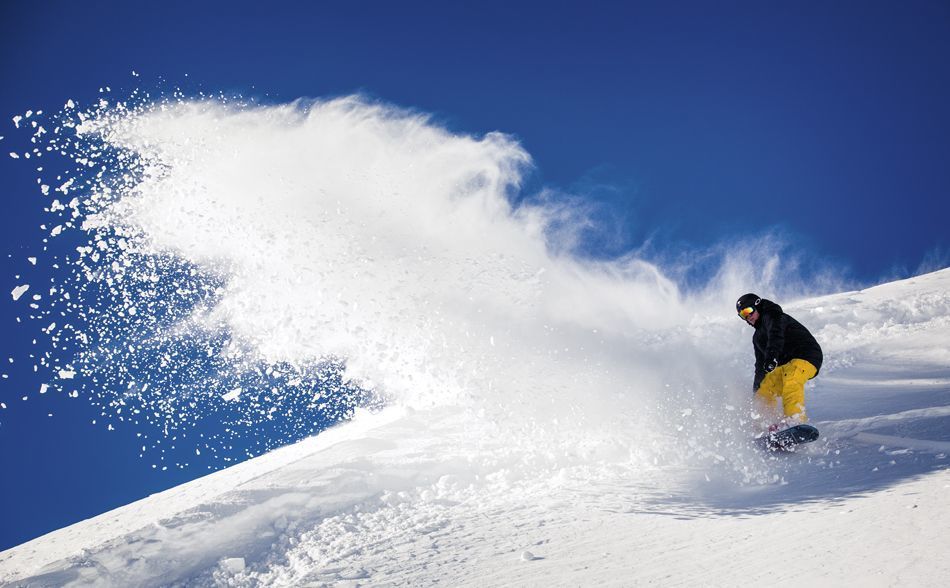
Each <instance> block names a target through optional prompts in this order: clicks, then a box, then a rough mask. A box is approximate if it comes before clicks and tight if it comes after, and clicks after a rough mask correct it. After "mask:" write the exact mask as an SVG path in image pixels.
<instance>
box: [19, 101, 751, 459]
mask: <svg viewBox="0 0 950 588" xmlns="http://www.w3.org/2000/svg"><path fill="white" fill-rule="evenodd" d="M53 118H54V120H53V124H55V129H54V130H52V129H51V132H50V133H49V134H47V135H45V136H41V137H42V140H43V141H45V142H46V144H47V146H48V147H47V150H48V151H55V152H59V153H60V154H61V155H64V156H66V158H67V159H69V160H71V161H72V162H75V164H77V165H76V170H75V171H72V172H71V173H69V174H64V175H61V176H59V177H58V178H57V180H56V182H53V181H49V180H46V179H43V180H41V184H42V189H43V193H44V195H47V196H48V197H49V198H50V200H51V205H50V208H49V210H50V212H51V213H52V214H53V215H54V217H55V218H56V224H55V228H54V229H52V230H51V232H50V236H51V237H56V238H58V239H64V240H65V239H72V240H74V241H75V247H74V248H73V250H72V251H73V252H72V253H71V254H70V255H69V256H68V260H67V262H66V263H65V266H66V267H67V268H68V270H66V271H68V272H69V274H70V275H69V277H68V279H62V280H60V283H59V285H58V286H56V287H54V288H53V290H52V291H51V297H52V300H51V301H50V302H49V306H48V308H47V310H46V311H45V312H38V313H37V314H38V315H39V317H40V318H42V319H43V320H46V319H47V318H49V317H50V316H54V315H62V316H61V318H60V320H59V321H57V324H53V325H50V326H49V327H48V328H47V329H45V330H46V332H47V333H48V334H49V335H50V337H51V339H52V340H53V346H54V348H55V349H56V350H57V351H56V352H55V353H53V354H52V356H51V357H50V358H49V360H48V361H44V363H45V364H46V367H48V368H50V369H51V370H52V371H54V372H55V373H60V374H69V378H70V381H65V380H59V381H58V382H57V383H56V384H55V386H56V387H57V388H58V389H59V390H61V391H63V392H65V393H71V394H78V392H74V391H72V387H73V381H72V377H73V374H78V376H77V379H78V380H82V381H83V382H84V385H83V393H84V394H85V395H86V396H88V397H90V399H91V400H92V401H93V402H94V403H96V404H98V405H100V406H101V407H102V414H103V418H104V419H107V420H109V421H110V422H116V421H121V422H131V423H134V424H140V423H142V422H147V423H149V424H150V425H152V426H153V427H157V428H159V429H161V430H162V431H163V433H164V435H165V436H166V437H169V436H175V435H177V434H178V433H180V432H181V431H184V430H187V428H188V427H189V426H192V425H194V424H195V423H199V422H200V421H201V420H202V419H204V418H206V417H207V416H208V415H210V414H219V415H221V414H223V415H226V419H225V420H226V422H228V423H229V425H230V426H229V427H228V429H227V431H228V432H227V436H224V437H221V438H218V439H204V440H203V443H204V445H203V447H206V448H208V449H209V450H211V451H222V452H223V451H224V450H223V447H224V446H225V445H226V444H227V443H228V440H229V438H234V437H240V436H250V435H264V436H265V440H264V441H262V442H261V443H260V445H261V447H260V448H261V449H268V448H270V447H272V446H275V445H279V444H282V443H286V442H288V441H293V440H296V439H299V438H301V437H302V436H306V435H308V434H312V433H313V432H316V430H317V429H315V428H314V423H315V422H323V423H332V422H336V421H339V420H344V419H347V418H349V417H351V416H352V414H353V412H354V410H357V409H359V408H361V407H367V408H370V409H374V408H379V407H382V406H386V405H389V406H392V405H395V406H399V407H403V408H405V409H407V410H428V409H438V408H441V407H458V408H459V409H461V410H463V411H466V412H467V413H468V414H469V416H470V418H468V419H467V421H466V422H467V425H466V426H468V427H471V437H472V438H473V439H480V438H485V437H494V438H504V439H507V440H508V441H509V444H510V445H511V446H512V447H519V446H520V447H522V448H527V449H528V450H531V451H542V452H549V453H553V454H560V453H563V454H571V455H578V456H582V457H583V456H589V455H592V454H596V455H599V456H602V457H604V456H606V457H607V458H609V459H611V460H614V461H621V462H626V461H629V462H631V463H636V464H641V463H651V464H655V463H658V462H659V461H660V460H669V459H672V458H673V457H672V456H674V455H681V456H682V454H683V452H686V454H690V452H692V453H691V454H692V455H693V457H695V454H696V453H697V452H699V453H702V454H703V455H705V456H706V457H708V458H709V459H721V458H719V457H718V456H717V454H716V453H715V445H716V444H718V441H717V442H716V443H712V444H709V443H700V444H694V446H693V449H689V446H687V445H686V444H683V443H680V442H670V440H671V438H672V437H675V436H677V435H685V434H686V433H683V431H687V432H688V431H690V430H692V434H693V435H694V437H696V436H697V435H701V434H708V435H711V436H712V437H714V438H715V437H721V436H722V435H721V433H722V430H723V429H725V430H727V431H731V430H732V427H733V426H741V425H742V424H743V422H744V421H743V419H744V417H745V412H744V409H743V407H742V406H741V404H740V403H739V402H735V403H733V404H734V405H735V406H732V405H730V404H729V403H728V402H726V403H723V398H726V399H729V398H730V397H733V396H736V397H741V398H745V397H746V396H747V390H746V387H747V382H745V379H746V378H745V376H744V375H743V376H742V377H741V379H737V377H736V376H734V375H732V374H734V373H735V372H736V371H737V370H735V369H733V368H735V367H740V366H739V364H738V363H737V359H736V350H735V349H734V343H735V341H736V335H737V332H739V329H740V328H741V327H740V325H737V324H735V323H736V322H737V321H732V322H729V323H726V322H722V323H717V321H718V320H720V319H718V318H712V317H716V316H719V315H721V314H723V312H722V309H720V308H718V307H715V308H712V307H711V306H710V305H714V304H720V303H722V297H721V296H719V295H718V294H719V293H718V292H712V291H706V292H704V294H703V296H702V297H701V300H702V302H700V301H699V300H700V298H696V299H694V300H692V301H689V300H685V299H684V296H682V295H681V293H680V292H679V289H678V288H677V285H676V284H675V283H674V282H673V281H671V280H670V279H668V278H666V277H665V276H664V273H663V272H662V271H661V270H660V269H659V268H658V267H656V266H655V265H652V264H650V263H648V262H646V261H643V260H641V259H638V258H636V257H633V256H630V257H627V258H623V259H619V260H613V261H591V260H584V259H580V258H577V257H574V256H572V255H571V253H570V250H571V249H570V246H569V245H567V246H565V245H563V244H565V243H567V244H569V243H570V242H572V240H574V239H575V238H576V235H572V234H570V233H571V228H570V227H571V226H572V223H571V222H570V221H571V215H572V214H573V213H572V212H571V210H569V209H565V206H564V205H563V203H562V204H560V205H559V204H555V203H552V202H551V199H549V198H544V197H530V195H529V196H528V197H524V195H521V194H520V190H521V189H522V187H521V186H522V183H523V179H524V176H525V173H526V172H527V171H529V170H530V169H531V166H532V162H531V158H530V156H529V155H528V154H527V153H526V152H525V151H524V149H523V148H522V147H521V146H520V145H519V144H518V143H517V142H516V141H514V140H513V139H512V138H511V137H509V136H506V135H504V134H501V133H489V134H487V135H485V136H482V137H474V136H467V135H463V134H458V133H453V132H450V131H448V130H446V129H444V128H442V127H440V126H439V125H438V124H435V123H434V122H432V121H431V119H430V118H429V117H427V116H425V115H424V114H420V113H417V112H413V111H408V110H404V109H400V108H397V107H393V106H390V105H387V104H382V103H377V102H372V101H369V100H366V99H364V98H362V97H358V96H353V97H344V98H338V99H333V100H326V101H298V102H295V103H292V104H283V105H253V104H246V103H237V102H235V101H229V100H225V99H223V98H215V99H200V100H198V99H185V98H183V97H180V96H179V97H176V99H174V100H162V101H157V102H156V101H149V100H139V104H138V105H136V106H130V105H129V104H127V103H122V102H120V103H118V104H110V103H108V102H107V101H105V100H103V101H102V102H101V103H100V104H99V105H98V106H96V107H95V108H92V109H88V110H85V111H80V110H78V109H77V108H76V107H75V106H74V105H72V103H70V104H68V105H67V107H66V108H65V109H64V110H63V111H62V112H61V113H59V114H58V115H56V117H53ZM40 128H42V127H40ZM44 133H45V130H44ZM34 138H36V137H34ZM519 195H520V196H521V197H518V196H519ZM515 203H518V204H515ZM578 214H580V213H578ZM69 229H72V230H69ZM724 271H725V270H724ZM726 273H727V274H728V272H726ZM727 278H728V281H729V284H728V285H729V286H734V284H735V283H736V282H741V281H742V280H741V279H737V277H736V276H735V275H732V274H728V275H727ZM732 295H733V293H732V292H729V293H728V295H727V297H726V301H727V304H728V301H729V297H731V296H732ZM726 311H728V307H727V308H726ZM724 314H726V315H727V316H728V314H729V313H728V312H726V313H724ZM710 324H711V325H712V327H710ZM700 327H702V329H703V331H702V332H701V333H700V332H699V331H697V329H698V328H700ZM745 337H747V333H744V332H742V338H743V343H745V342H746V341H745ZM741 367H742V369H745V367H746V366H744V365H743V366H741ZM717 374H718V375H717ZM743 374H744V372H743ZM704 403H705V404H709V408H710V411H709V413H708V414H706V415H705V416H704V417H703V419H704V421H703V422H702V423H698V424H697V422H696V420H697V416H698V415H696V414H695V409H696V407H697V406H702V405H703V404H704ZM722 406H725V407H726V408H721V407H722ZM737 407H738V408H737ZM710 423H714V424H713V425H710ZM265 425H266V426H265ZM262 426H264V428H263V429H262ZM696 427H698V428H696ZM710 427H712V428H710ZM262 430H266V433H262V432H261V431H262ZM703 431H705V433H703ZM473 442H475V441H473ZM700 446H702V447H703V449H699V447H700ZM559 452H560V453H559ZM677 459H679V458H677Z"/></svg>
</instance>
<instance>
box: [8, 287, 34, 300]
mask: <svg viewBox="0 0 950 588" xmlns="http://www.w3.org/2000/svg"><path fill="white" fill-rule="evenodd" d="M29 289H30V285H29V284H23V285H22V286H17V287H16V288H14V289H13V292H10V294H12V295H13V300H19V299H20V296H23V295H24V294H26V291H27V290H29Z"/></svg>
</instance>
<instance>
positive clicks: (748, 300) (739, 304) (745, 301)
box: [736, 292, 762, 312]
mask: <svg viewBox="0 0 950 588" xmlns="http://www.w3.org/2000/svg"><path fill="white" fill-rule="evenodd" d="M761 302H762V299H761V298H760V297H759V295H758V294H753V293H751V292H750V293H748V294H743V295H742V296H740V297H739V299H738V300H736V312H740V311H742V309H743V308H750V307H751V308H754V309H756V310H758V309H759V304H760V303H761Z"/></svg>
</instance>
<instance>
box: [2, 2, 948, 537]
mask: <svg viewBox="0 0 950 588" xmlns="http://www.w3.org/2000/svg"><path fill="white" fill-rule="evenodd" d="M0 47H2V48H0V80H2V84H0V115H2V116H5V117H6V119H5V120H7V121H8V122H7V123H4V126H2V127H0V135H6V136H7V138H6V139H5V140H3V141H0V147H3V149H0V153H3V154H4V156H3V157H2V158H0V181H2V189H3V192H4V195H5V199H4V203H5V209H6V214H4V215H3V220H2V222H3V228H4V230H3V231H2V234H0V240H2V245H3V249H2V251H3V253H4V255H3V257H2V265H0V268H2V270H3V276H5V281H6V283H7V286H8V289H7V291H9V290H11V289H12V288H13V286H14V285H16V284H17V283H18V282H17V279H15V276H17V275H26V274H29V275H30V280H31V281H32V282H33V283H39V282H41V281H42V280H43V279H44V278H46V276H45V275H44V271H46V270H44V269H43V268H40V267H38V268H32V267H30V266H28V265H27V263H26V261H25V259H26V257H27V256H28V255H30V254H31V252H33V251H35V249H36V246H37V243H38V242H39V241H40V239H41V238H42V237H41V233H40V231H39V230H38V228H37V227H38V225H39V224H41V223H42V222H43V214H42V200H41V198H39V196H38V190H37V188H36V185H35V174H34V173H33V170H32V166H31V165H30V164H28V163H25V162H24V161H22V160H19V161H14V160H11V159H10V158H8V157H6V155H5V154H6V153H8V152H9V151H11V150H13V147H9V144H10V143H11V141H12V140H13V138H12V135H13V134H14V129H13V126H12V123H10V122H9V121H10V119H11V118H12V117H13V116H14V115H17V114H22V113H24V112H25V111H26V110H28V109H32V110H45V111H56V110H58V109H59V108H60V107H62V105H63V103H64V102H65V101H66V100H67V99H73V100H76V101H77V102H79V103H90V102H92V101H94V100H96V99H97V98H98V95H99V89H100V88H102V87H104V86H109V87H111V88H112V91H113V94H115V95H122V93H123V92H128V91H131V90H132V89H133V88H135V87H141V88H150V89H155V88H164V89H166V90H167V89H169V88H172V87H175V86H178V87H181V88H183V89H184V90H185V91H186V92H189V93H196V92H198V91H206V92H217V91H224V92H229V93H232V92H233V93H240V94H243V95H245V96H248V97H252V98H257V99H261V100H265V101H275V102H277V101H289V100H293V99H295V98H299V97H322V96H336V95H341V94H349V93H352V92H363V93H366V94H367V95H370V96H373V97H376V98H379V99H382V100H385V101H388V102H392V103H395V104H397V105H401V106H405V107H411V108H416V109H419V110H420V111H424V112H429V113H432V114H433V115H434V116H435V118H436V119H437V120H438V121H440V122H442V123H443V124H444V125H446V126H448V127H449V128H450V129H452V130H456V131H459V132H465V133H472V134H476V135H478V134H483V133H486V132H490V131H495V130H499V131H503V132H506V133H509V134H512V135H514V136H515V137H517V138H518V139H519V140H520V141H521V142H522V144H523V145H524V147H525V148H526V149H527V151H528V152H529V153H531V155H532V156H533V157H534V159H535V165H536V169H535V172H534V174H533V176H532V178H531V185H530V186H529V187H528V188H529V191H530V190H536V189H539V188H540V187H542V186H548V187H554V188H557V189H560V190H564V191H570V192H573V193H577V194H580V195H582V196H584V197H585V198H587V199H588V200H590V201H593V202H597V203H598V204H600V205H602V208H601V214H600V215H599V217H598V218H600V219H601V220H602V221H603V222H604V226H603V228H602V230H601V231H600V232H599V233H598V234H596V235H592V236H591V238H590V240H589V242H588V243H587V244H586V252H587V253H588V254H590V255H593V256H608V257H609V256H613V255H618V254H621V253H623V252H624V251H627V250H630V249H633V248H637V247H639V246H640V245H642V244H643V243H644V242H645V241H646V240H648V239H649V240H650V241H651V243H652V248H653V251H654V252H655V254H657V255H659V256H675V255H676V254H677V252H679V251H683V250H703V249H705V248H708V247H712V246H716V245H721V244H723V243H726V244H729V243H733V242H734V243H740V242H746V238H748V237H750V236H751V237H755V236H761V235H765V234H773V233H777V234H780V235H783V236H784V238H785V239H786V240H787V241H788V242H789V244H790V245H791V246H792V247H793V248H794V249H795V250H796V251H797V252H799V253H800V254H802V255H804V256H805V257H806V258H811V259H816V260H821V262H822V263H825V264H831V265H833V266H835V267H837V268H839V269H840V272H841V274H842V275H843V276H846V277H847V278H848V279H850V280H852V281H853V282H855V283H859V284H872V283H877V282H879V281H881V280H887V279H892V278H896V277H904V276H908V275H912V274H913V273H915V272H916V271H918V270H919V268H920V267H921V264H925V267H926V268H928V269H936V268H937V267H943V266H946V265H947V263H948V259H950V243H948V239H947V237H946V235H947V231H946V218H948V212H950V210H948V208H950V204H948V202H950V200H948V198H947V195H946V190H947V186H948V185H950V165H947V162H948V161H950V107H948V105H950V69H948V68H947V67H946V63H947V62H948V58H950V7H948V6H947V4H946V3H942V2H906V3H894V2H863V1H862V2H834V3H823V2H804V3H795V4H789V5H775V4H774V3H763V2H752V1H750V2H725V3H713V4H709V3H707V2H604V3H593V4H591V3H588V2H513V1H507V2H479V3H451V2H405V3H393V2H364V1H357V2H273V3H251V2H227V3H224V2H221V3H215V2H193V1H192V2H177V1H176V2H161V3H146V4H141V5H140V3H121V2H104V3H97V4H96V5H95V6H91V5H83V4H82V3H76V2H60V1H51V2H44V3H33V2H4V3H3V4H2V6H0ZM133 71H134V72H136V74H137V75H136V76H133V75H132V72H133ZM753 255H754V252H753ZM728 310H729V309H728V308H726V311H728ZM22 315H23V310H22V308H21V307H19V306H17V305H15V304H14V303H12V302H11V300H10V298H6V299H5V301H4V302H2V303H0V329H2V332H3V333H4V337H3V346H4V348H3V355H2V357H0V360H2V361H3V362H4V363H5V364H7V365H5V366H4V368H5V369H4V373H6V374H7V375H8V378H6V379H3V380H0V401H3V402H4V403H5V404H6V405H7V406H8V408H7V409H6V410H4V411H2V412H0V447H3V448H4V450H3V452H2V455H0V471H2V472H4V474H3V476H4V480H5V483H4V484H2V485H0V503H2V504H3V508H4V510H5V515H6V514H7V513H8V514H9V519H8V520H9V523H7V522H5V524H4V525H3V528H2V530H0V549H2V548H5V547H9V546H11V545H14V544H17V543H19V542H22V541H23V540H26V539H29V538H30V537H33V536H36V535H38V534H41V533H43V532H46V531H49V530H52V529H54V528H58V527H60V526H62V525H64V524H68V523H70V522H74V521H76V520H79V519H81V518H85V517H88V516H91V515H93V514H96V513H98V512H101V511H103V510H106V509H108V508H112V507H115V506H118V505H120V504H124V503H126V502H129V501H130V500H133V499H135V498H138V497H141V496H144V495H146V494H148V493H151V492H155V491H157V490H160V489H162V488H165V487H169V486H171V485H174V484H177V483H180V482H182V481H184V480H187V479H189V478H191V477H194V476H196V475H200V474H202V473H204V472H205V471H207V470H206V469H201V467H192V468H190V469H186V470H184V471H168V472H155V471H153V470H151V469H150V468H149V467H148V466H147V465H146V464H145V462H144V461H143V460H142V459H141V458H139V457H138V454H139V445H138V440H137V439H136V438H135V432H134V431H121V430H120V431H111V432H110V431H106V430H104V429H103V428H102V427H93V426H90V424H89V422H90V420H91V419H93V418H95V416H96V414H95V413H96V411H95V410H94V409H93V408H91V407H87V406H85V405H83V404H82V403H79V402H67V401H66V400H64V399H62V398H57V397H55V396H53V395H48V396H42V397H40V396H37V395H36V393H35V392H34V391H35V390H37V389H38V388H39V384H40V382H42V377H41V375H39V374H34V373H33V370H32V362H31V360H30V358H29V357H28V356H29V354H31V353H32V354H34V355H35V354H36V353H37V352H36V351H35V349H36V346H35V345H33V343H32V340H33V339H34V338H36V333H35V331H34V330H32V329H36V328H38V327H37V326H35V325H32V324H29V323H27V324H25V325H20V324H18V323H17V322H16V317H17V316H22ZM42 351H43V350H40V352H42ZM6 358H14V359H15V362H14V363H13V364H9V363H8V360H7V359H6ZM24 390H27V391H30V392H29V394H27V393H26V392H23V391H24ZM25 395H28V396H29V397H30V398H29V400H27V401H22V400H21V397H22V396H25ZM49 413H53V415H54V416H53V417H48V416H47V415H48V414H49ZM10 481H12V483H11V482H10Z"/></svg>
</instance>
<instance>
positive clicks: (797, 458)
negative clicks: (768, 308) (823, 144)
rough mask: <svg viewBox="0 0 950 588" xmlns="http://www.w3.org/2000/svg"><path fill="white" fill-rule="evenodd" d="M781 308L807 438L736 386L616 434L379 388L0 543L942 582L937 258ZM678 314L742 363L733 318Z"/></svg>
mask: <svg viewBox="0 0 950 588" xmlns="http://www.w3.org/2000/svg"><path fill="white" fill-rule="evenodd" d="M730 305H731V300H726V301H723V308H724V310H723V314H725V315H730ZM786 310H787V311H788V312H789V313H791V314H793V315H794V316H796V318H798V319H799V320H801V321H802V322H803V323H804V324H806V325H807V326H809V327H810V328H811V329H812V330H813V332H815V334H816V335H817V337H818V339H819V340H820V341H821V342H822V344H823V347H824V349H825V352H826V364H825V367H824V369H823V370H822V373H821V374H820V376H819V377H818V378H817V379H816V380H814V381H813V382H812V383H811V384H810V385H809V389H808V402H809V410H810V414H811V418H812V422H813V423H814V424H815V425H816V426H818V428H819V429H820V430H821V432H822V437H821V439H820V440H819V441H817V442H815V443H813V444H811V445H810V446H807V447H806V448H804V449H803V450H802V451H801V452H799V453H796V454H791V455H776V456H770V455H764V454H762V453H759V452H757V451H756V450H754V449H753V448H752V447H751V446H750V445H749V443H748V440H747V439H748V428H747V427H746V419H745V418H744V415H745V414H746V413H747V410H748V407H746V406H744V405H743V401H744V399H745V398H746V394H747V391H745V390H741V389H737V390H734V391H732V390H730V391H728V392H727V393H724V394H723V395H722V396H718V397H717V396H715V395H703V394H685V393H683V392H682V391H681V390H674V391H673V392H671V394H674V395H676V396H677V398H675V407H674V408H675V410H672V411H671V410H667V409H664V411H663V412H662V414H664V415H670V414H673V415H675V417H676V419H677V420H674V421H670V422H669V423H668V425H669V426H668V428H667V429H666V430H665V431H664V430H661V431H659V432H654V431H645V432H644V433H643V434H642V435H641V436H638V434H637V432H636V431H633V432H632V433H631V434H630V436H629V437H623V436H618V439H617V440H616V442H615V443H611V442H610V440H609V439H598V440H596V442H591V443H587V444H585V443H584V442H583V435H582V433H583V431H580V432H578V431H571V430H570V429H569V428H567V429H568V432H567V433H565V435H566V436H567V437H568V441H569V442H565V443H564V444H558V443H556V442H551V440H552V438H554V437H556V434H551V433H550V429H547V430H545V431H542V432H541V434H540V435H541V438H542V440H541V442H532V441H531V439H533V437H532V436H531V435H530V434H528V435H520V434H518V432H517V431H516V430H514V429H512V428H511V426H510V423H508V422H506V421H499V420H497V419H492V418H486V417H485V415H484V413H482V415H481V416H479V414H478V410H479V409H478V407H477V406H476V407H474V408H473V407H470V406H466V405H464V404H451V403H449V404H445V405H442V406H436V407H432V408H424V409H413V408H408V407H405V406H403V407H400V406H392V407H390V408H388V409H385V410H383V411H382V412H381V413H378V414H369V413H360V414H358V415H357V417H356V418H355V419H354V420H353V421H352V422H349V423H347V424H344V425H341V426H338V427H336V428H335V429H332V430H330V431H328V432H326V433H324V434H321V435H319V436H317V437H315V438H311V439H307V440H305V441H303V442H301V443H298V444H296V445H293V446H289V447H285V448H283V449H279V450H276V451H273V452H271V453H269V454H267V455H264V456H262V457H259V458H256V459H253V460H250V461H248V462H245V463H242V464H240V465H237V466H234V467H232V468H229V469H227V470H223V471H221V472H217V473H214V474H211V475H209V476H207V477H204V478H202V479H199V480H196V481H194V482H191V483H188V484H185V485H183V486H181V487H178V488H175V489H172V490H169V491H167V492H163V493H161V494H157V495H154V496H151V497H149V498H147V499H145V500H142V501H139V502H136V503H134V504H130V505H128V506H126V507H123V508H120V509H117V510H115V511H112V512H109V513H105V514H103V515H101V516H98V517H95V518H93V519H90V520H87V521H84V522H81V523H78V524H76V525H73V526H71V527H67V528H64V529H61V530H59V531H56V532H53V533H50V534H48V535H46V536H44V537H40V538H38V539H36V540H33V541H30V542H28V543H26V544H23V545H21V546H18V547H16V548H13V549H10V550H8V551H5V552H3V553H2V554H0V582H2V583H3V584H4V585H11V586H63V585H68V586H85V585H101V586H133V585H134V586H164V585H188V586H357V585H366V586H388V585H411V586H419V585H429V584H440V585H447V586H502V585H518V586H521V585H525V586H552V585H554V586H579V585H609V586H630V585H645V584H650V583H654V584H660V585H793V584H794V585H801V584H802V582H807V583H809V584H811V585H841V584H848V585H862V586H888V585H913V586H938V585H939V586H943V585H946V583H947V581H948V578H950V563H948V560H947V559H946V557H945V555H946V552H947V549H948V547H950V543H948V540H947V537H946V529H948V528H950V509H948V508H947V505H948V504H950V472H948V469H947V464H948V459H947V456H948V454H950V334H948V333H950V328H948V327H950V270H943V271H940V272H936V273H933V274H928V275H924V276H919V277H916V278H913V279H910V280H905V281H901V282H895V283H890V284H885V285H882V286H878V287H875V288H871V289H868V290H864V291H860V292H848V293H842V294H835V295H831V296H825V297H821V298H812V299H807V300H802V301H799V302H797V303H795V304H789V305H787V307H786ZM688 332H689V334H690V336H692V337H694V338H696V339H703V338H706V339H712V340H717V341H718V340H720V339H718V338H719V337H722V338H723V339H721V340H722V341H732V343H733V347H734V348H735V349H730V350H728V351H724V352H723V353H724V355H725V356H726V357H729V358H732V361H734V364H735V365H734V366H731V365H730V366H728V369H732V367H736V368H738V369H740V370H744V371H745V372H747V371H748V369H747V367H748V366H747V365H746V364H747V355H749V354H751V349H748V347H749V341H748V339H749V338H750V336H751V331H749V330H748V328H747V327H744V326H743V325H742V324H741V323H740V322H739V321H736V320H735V319H734V318H732V317H731V316H729V320H728V321H725V320H722V321H719V320H710V321H707V322H705V323H702V324H695V325H691V326H690V327H689V330H688ZM743 362H745V363H743ZM748 375H749V377H750V378H751V374H748ZM744 376H745V374H744V373H743V377H744ZM670 380H671V381H675V380H676V377H675V376H674V375H673V374H670ZM525 414H528V413H525ZM586 431H587V432H588V433H590V435H589V437H590V438H596V437H597V435H596V434H595V430H594V429H586ZM609 431H610V433H611V434H614V433H616V432H617V430H616V429H609ZM574 433H578V434H577V435H576V436H575V435H574Z"/></svg>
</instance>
